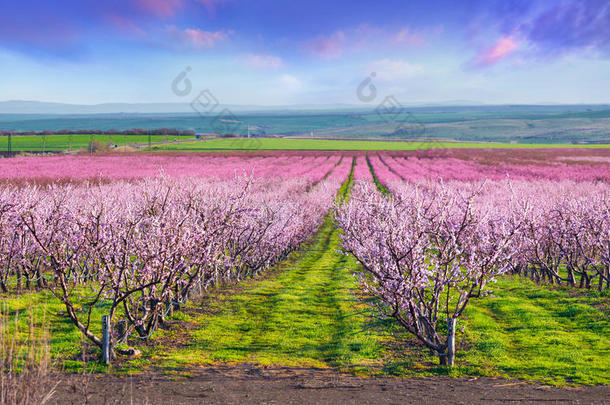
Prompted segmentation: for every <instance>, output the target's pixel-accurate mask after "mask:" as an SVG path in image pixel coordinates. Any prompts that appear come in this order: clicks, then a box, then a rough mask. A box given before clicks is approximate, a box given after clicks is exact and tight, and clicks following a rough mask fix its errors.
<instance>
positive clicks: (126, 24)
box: [106, 14, 146, 36]
mask: <svg viewBox="0 0 610 405" xmlns="http://www.w3.org/2000/svg"><path fill="white" fill-rule="evenodd" d="M106 19H107V20H108V21H109V22H110V23H111V24H112V25H114V26H115V27H116V28H118V29H119V30H120V31H123V32H126V33H131V34H135V35H137V36H146V31H144V30H143V29H142V28H140V27H139V26H138V24H137V23H136V22H135V21H133V20H131V19H130V18H127V17H123V16H121V15H119V14H109V15H108V16H107V17H106Z"/></svg>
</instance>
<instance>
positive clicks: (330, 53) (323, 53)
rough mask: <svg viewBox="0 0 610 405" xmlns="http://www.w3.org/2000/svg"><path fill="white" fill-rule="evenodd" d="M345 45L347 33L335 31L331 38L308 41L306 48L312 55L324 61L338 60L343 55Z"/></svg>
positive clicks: (322, 37) (321, 37)
mask: <svg viewBox="0 0 610 405" xmlns="http://www.w3.org/2000/svg"><path fill="white" fill-rule="evenodd" d="M345 43H346V37H345V33H344V32H343V31H335V32H334V33H333V34H331V35H329V36H319V37H317V38H314V39H312V40H310V41H308V42H307V43H306V44H305V47H306V48H307V49H308V50H309V52H310V53H312V54H313V55H316V56H318V57H320V58H322V59H337V58H338V57H339V56H341V55H342V54H343V46H344V45H345Z"/></svg>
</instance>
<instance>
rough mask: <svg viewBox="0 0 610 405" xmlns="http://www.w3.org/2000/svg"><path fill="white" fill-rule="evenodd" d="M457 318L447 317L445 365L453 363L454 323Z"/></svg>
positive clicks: (450, 365)
mask: <svg viewBox="0 0 610 405" xmlns="http://www.w3.org/2000/svg"><path fill="white" fill-rule="evenodd" d="M456 322H457V319H455V318H448V319H447V365H448V366H449V367H453V365H454V363H455V324H456Z"/></svg>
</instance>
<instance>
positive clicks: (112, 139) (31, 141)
mask: <svg viewBox="0 0 610 405" xmlns="http://www.w3.org/2000/svg"><path fill="white" fill-rule="evenodd" d="M93 139H95V140H96V141H99V142H102V143H104V144H113V145H118V146H123V145H132V144H139V145H146V146H147V145H148V135H140V136H137V135H128V136H125V135H95V136H94V137H93ZM175 139H177V140H186V139H194V138H192V137H183V136H180V137H178V136H171V135H170V136H165V135H152V136H151V142H153V143H155V142H172V141H173V140H175ZM90 141H91V135H87V134H83V135H72V141H71V142H70V136H69V135H48V136H47V137H46V140H43V137H42V136H41V135H20V136H13V137H12V142H11V144H12V150H13V152H21V151H29V152H41V151H43V149H44V151H63V150H69V149H70V147H71V148H72V150H79V149H87V148H88V146H89V142H90ZM7 149H8V137H6V136H0V151H6V150H7Z"/></svg>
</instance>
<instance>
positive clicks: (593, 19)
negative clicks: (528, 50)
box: [519, 0, 610, 56]
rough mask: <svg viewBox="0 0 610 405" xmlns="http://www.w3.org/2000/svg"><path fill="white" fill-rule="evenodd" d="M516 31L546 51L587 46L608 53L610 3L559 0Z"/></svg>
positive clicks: (609, 42) (603, 1)
mask: <svg viewBox="0 0 610 405" xmlns="http://www.w3.org/2000/svg"><path fill="white" fill-rule="evenodd" d="M519 31H520V32H521V33H522V35H524V36H525V37H526V38H527V40H528V41H529V42H531V43H532V44H533V45H534V46H536V47H537V48H538V50H539V51H540V52H543V53H546V54H551V55H552V54H558V53H562V52H564V51H567V50H571V49H574V48H585V49H587V48H588V49H595V50H598V51H601V52H602V53H604V54H605V55H606V56H608V55H610V3H608V1H607V0H586V1H572V2H568V3H565V2H564V3H559V4H557V5H555V6H554V7H551V8H550V9H548V10H546V11H545V12H543V13H541V14H540V15H538V16H537V17H536V18H534V19H532V20H531V21H529V22H528V23H525V24H523V25H521V26H520V27H519Z"/></svg>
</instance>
